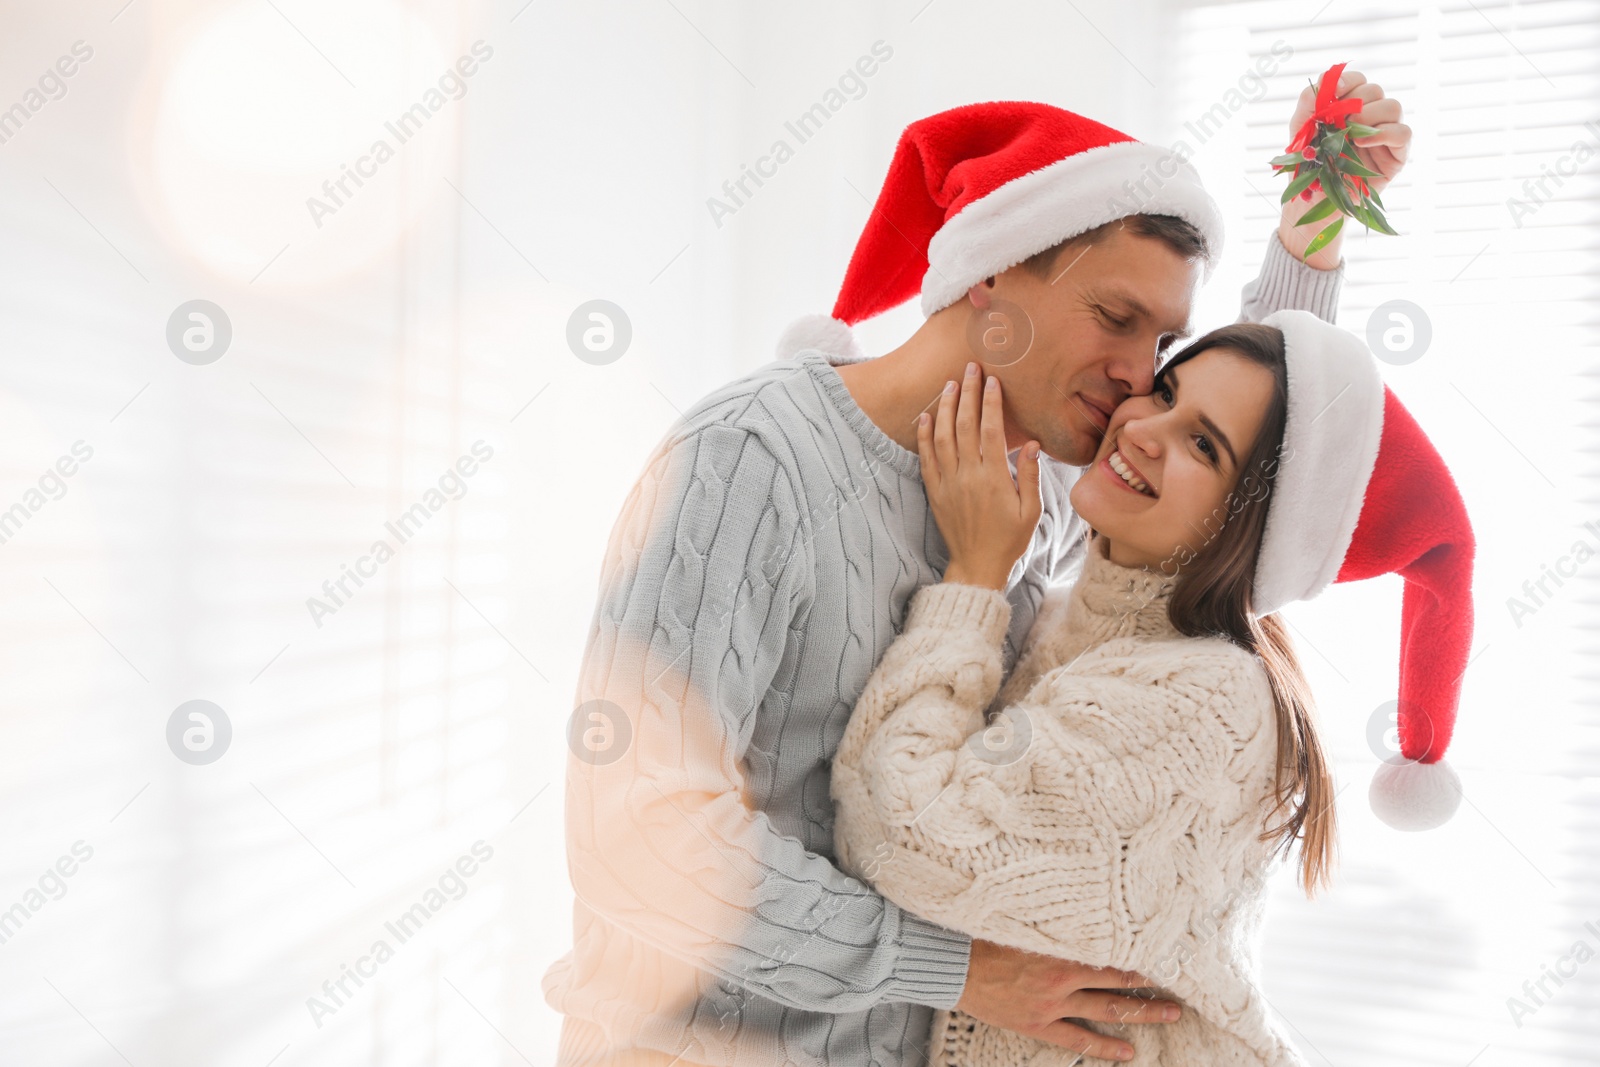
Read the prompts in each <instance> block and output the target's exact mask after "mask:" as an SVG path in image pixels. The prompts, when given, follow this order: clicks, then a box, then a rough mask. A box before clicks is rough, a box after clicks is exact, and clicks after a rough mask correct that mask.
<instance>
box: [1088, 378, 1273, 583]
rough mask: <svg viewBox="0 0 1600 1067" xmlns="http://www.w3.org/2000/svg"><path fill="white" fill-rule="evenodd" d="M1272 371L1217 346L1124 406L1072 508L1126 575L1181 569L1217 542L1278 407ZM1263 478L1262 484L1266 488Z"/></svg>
mask: <svg viewBox="0 0 1600 1067" xmlns="http://www.w3.org/2000/svg"><path fill="white" fill-rule="evenodd" d="M1272 392H1273V375H1272V371H1270V370H1268V369H1267V368H1266V367H1263V366H1261V365H1260V364H1258V363H1252V362H1250V361H1249V360H1248V359H1246V358H1245V357H1244V356H1242V355H1240V354H1239V353H1238V352H1236V351H1235V350H1234V349H1231V348H1211V349H1207V350H1206V351H1204V352H1202V353H1200V354H1199V355H1198V356H1195V357H1194V358H1192V359H1190V360H1187V361H1186V362H1184V363H1182V364H1179V365H1178V366H1175V367H1173V368H1172V369H1171V370H1169V371H1168V372H1167V373H1166V374H1165V375H1163V376H1162V377H1160V378H1158V379H1157V380H1156V386H1155V391H1154V392H1153V393H1151V394H1150V395H1149V396H1134V397H1129V398H1128V399H1127V400H1124V401H1123V402H1122V404H1121V405H1120V406H1118V408H1117V409H1116V411H1114V412H1113V413H1112V415H1111V421H1110V423H1109V425H1107V427H1106V435H1105V438H1104V439H1103V440H1102V441H1101V442H1100V448H1099V450H1098V451H1097V452H1096V453H1095V457H1094V462H1093V463H1092V464H1090V466H1089V468H1088V470H1087V471H1085V472H1084V474H1083V477H1081V478H1079V479H1078V481H1077V484H1075V485H1074V486H1073V487H1072V496H1071V499H1072V507H1073V510H1075V511H1076V512H1077V513H1078V514H1079V515H1081V516H1082V517H1083V519H1084V521H1085V522H1087V523H1088V524H1089V525H1090V526H1091V527H1093V528H1094V529H1095V530H1097V531H1098V532H1099V533H1100V534H1101V535H1102V536H1104V537H1105V539H1106V540H1107V541H1108V542H1109V553H1110V558H1111V560H1112V562H1114V563H1117V564H1120V565H1122V566H1125V567H1139V566H1144V567H1152V568H1161V569H1163V570H1164V571H1165V572H1166V573H1167V574H1176V573H1177V567H1178V566H1179V565H1181V564H1182V563H1184V562H1187V560H1189V559H1192V558H1193V557H1194V556H1195V555H1197V554H1198V553H1199V552H1200V550H1201V549H1202V548H1204V547H1205V545H1206V543H1207V542H1209V541H1210V540H1211V539H1212V538H1214V537H1216V536H1217V534H1218V533H1219V532H1220V531H1221V529H1222V527H1223V525H1224V523H1225V521H1226V520H1227V518H1228V517H1229V516H1230V514H1231V513H1232V511H1230V504H1232V505H1233V510H1237V504H1238V502H1235V501H1230V500H1229V498H1228V494H1229V492H1230V491H1231V490H1232V489H1233V488H1234V486H1235V485H1236V484H1238V482H1239V474H1240V465H1241V464H1243V463H1244V462H1246V457H1248V456H1249V454H1250V450H1251V449H1252V448H1253V447H1254V446H1255V441H1256V435H1257V434H1258V433H1260V431H1261V424H1262V422H1263V421H1264V420H1265V418H1266V411H1267V406H1268V404H1269V403H1270V402H1271V400H1272ZM1260 483H1261V479H1260V478H1255V479H1252V484H1260Z"/></svg>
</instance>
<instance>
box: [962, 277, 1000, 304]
mask: <svg viewBox="0 0 1600 1067" xmlns="http://www.w3.org/2000/svg"><path fill="white" fill-rule="evenodd" d="M993 294H994V276H993V275H990V276H989V277H987V278H985V279H984V280H983V281H981V282H979V283H978V284H977V285H974V286H973V287H972V288H970V289H968V290H967V299H968V300H970V301H972V306H973V307H975V308H977V309H978V310H979V311H983V310H986V309H987V308H988V307H989V300H990V298H991V297H992V296H993Z"/></svg>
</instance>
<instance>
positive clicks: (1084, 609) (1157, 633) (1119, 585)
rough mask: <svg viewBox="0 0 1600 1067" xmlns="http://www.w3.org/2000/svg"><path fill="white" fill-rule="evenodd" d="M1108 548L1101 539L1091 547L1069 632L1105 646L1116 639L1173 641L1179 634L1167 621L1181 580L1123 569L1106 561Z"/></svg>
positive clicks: (1140, 569) (1076, 590) (1142, 569)
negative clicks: (1085, 635)
mask: <svg viewBox="0 0 1600 1067" xmlns="http://www.w3.org/2000/svg"><path fill="white" fill-rule="evenodd" d="M1107 548H1108V544H1107V542H1106V539H1105V538H1104V537H1100V536H1098V535H1096V536H1095V538H1094V539H1093V540H1092V541H1090V542H1089V551H1088V553H1087V558H1086V559H1085V560H1084V564H1083V573H1082V574H1081V575H1079V577H1078V584H1077V585H1076V586H1075V587H1074V589H1073V595H1072V606H1071V608H1070V609H1069V614H1068V626H1069V627H1070V628H1072V629H1074V630H1078V631H1080V632H1088V633H1091V634H1093V635H1094V636H1095V637H1098V638H1100V639H1101V640H1108V639H1110V638H1113V637H1129V636H1133V635H1139V636H1142V637H1171V636H1176V634H1177V632H1178V631H1177V630H1176V629H1175V628H1174V627H1173V625H1172V623H1171V621H1169V620H1168V618H1167V603H1168V601H1169V600H1171V598H1172V587H1173V586H1174V585H1175V584H1176V578H1173V577H1168V576H1167V575H1166V574H1164V573H1162V572H1161V571H1160V570H1155V569H1150V568H1145V567H1122V566H1119V565H1117V564H1115V563H1113V562H1111V560H1110V558H1109V557H1108V556H1107V555H1106V550H1107Z"/></svg>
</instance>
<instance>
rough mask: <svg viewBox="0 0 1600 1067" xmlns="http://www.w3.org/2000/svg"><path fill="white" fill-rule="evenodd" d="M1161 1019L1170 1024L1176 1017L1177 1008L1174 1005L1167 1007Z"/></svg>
mask: <svg viewBox="0 0 1600 1067" xmlns="http://www.w3.org/2000/svg"><path fill="white" fill-rule="evenodd" d="M1161 1017H1162V1018H1163V1019H1166V1020H1167V1022H1169V1023H1170V1022H1171V1021H1172V1020H1174V1019H1176V1018H1177V1017H1178V1006H1177V1005H1176V1004H1169V1005H1167V1010H1166V1011H1164V1012H1162V1013H1161Z"/></svg>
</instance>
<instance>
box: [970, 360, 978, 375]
mask: <svg viewBox="0 0 1600 1067" xmlns="http://www.w3.org/2000/svg"><path fill="white" fill-rule="evenodd" d="M977 373H978V365H977V364H976V363H968V364H967V377H968V378H972V377H975V376H976V375H977Z"/></svg>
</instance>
